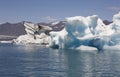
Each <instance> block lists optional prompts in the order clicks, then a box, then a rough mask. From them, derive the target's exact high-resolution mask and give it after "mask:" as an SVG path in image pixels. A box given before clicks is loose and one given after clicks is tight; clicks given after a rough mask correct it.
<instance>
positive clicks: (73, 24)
mask: <svg viewBox="0 0 120 77" xmlns="http://www.w3.org/2000/svg"><path fill="white" fill-rule="evenodd" d="M57 23H59V22H56V23H55V22H54V23H53V24H52V25H54V24H57ZM24 26H25V31H26V33H27V34H26V35H21V36H19V37H18V38H17V39H14V43H16V44H33V43H34V44H41V45H45V46H48V47H52V48H60V49H83V47H84V48H86V49H87V48H91V49H97V50H103V49H107V48H115V49H116V48H117V49H120V48H119V47H120V12H119V13H117V14H115V15H114V16H113V22H112V23H111V24H109V25H105V24H104V23H103V21H102V19H100V18H99V17H98V16H97V15H92V16H87V17H83V16H75V17H68V18H66V19H65V24H64V28H63V29H62V30H61V31H54V30H53V29H52V28H51V27H49V26H45V25H38V24H33V23H27V22H25V23H24ZM62 26H63V25H62ZM46 32H49V33H48V34H46Z"/></svg>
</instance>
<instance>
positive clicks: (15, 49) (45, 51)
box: [0, 44, 120, 77]
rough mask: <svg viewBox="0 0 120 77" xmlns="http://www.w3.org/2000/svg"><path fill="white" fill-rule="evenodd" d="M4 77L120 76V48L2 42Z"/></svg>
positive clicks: (0, 76)
mask: <svg viewBox="0 0 120 77" xmlns="http://www.w3.org/2000/svg"><path fill="white" fill-rule="evenodd" d="M0 77H120V51H112V50H111V51H100V52H98V51H77V50H57V49H56V50H55V49H51V48H45V47H40V46H16V45H11V44H0Z"/></svg>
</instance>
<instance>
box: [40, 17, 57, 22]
mask: <svg viewBox="0 0 120 77" xmlns="http://www.w3.org/2000/svg"><path fill="white" fill-rule="evenodd" d="M42 20H45V21H50V22H51V21H56V20H57V19H56V18H54V17H51V16H46V17H43V18H42Z"/></svg>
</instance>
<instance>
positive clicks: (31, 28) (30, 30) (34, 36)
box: [14, 22, 52, 45]
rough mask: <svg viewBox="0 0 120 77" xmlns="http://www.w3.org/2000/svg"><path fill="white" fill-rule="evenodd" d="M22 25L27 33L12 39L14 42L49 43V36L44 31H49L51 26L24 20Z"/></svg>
mask: <svg viewBox="0 0 120 77" xmlns="http://www.w3.org/2000/svg"><path fill="white" fill-rule="evenodd" d="M24 26H25V31H26V33H27V34H26V35H21V36H19V37H18V38H17V39H14V43H15V44H25V45H26V44H45V45H46V44H49V41H50V40H51V38H50V36H49V35H47V34H46V32H47V31H51V30H52V28H51V27H48V26H44V25H38V24H33V23H28V22H25V23H24Z"/></svg>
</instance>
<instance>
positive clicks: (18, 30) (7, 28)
mask: <svg viewBox="0 0 120 77" xmlns="http://www.w3.org/2000/svg"><path fill="white" fill-rule="evenodd" d="M23 34H25V27H24V25H23V22H19V23H14V24H12V23H9V22H6V23H4V24H0V35H9V36H19V35H23Z"/></svg>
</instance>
